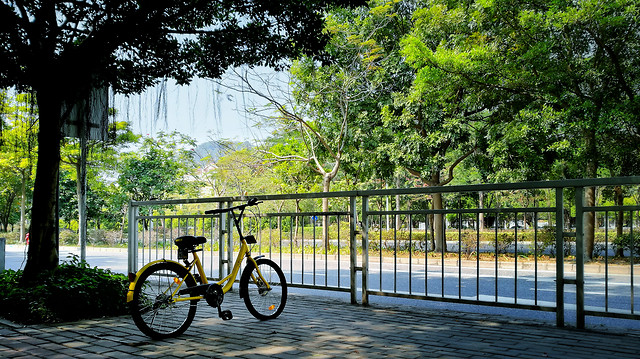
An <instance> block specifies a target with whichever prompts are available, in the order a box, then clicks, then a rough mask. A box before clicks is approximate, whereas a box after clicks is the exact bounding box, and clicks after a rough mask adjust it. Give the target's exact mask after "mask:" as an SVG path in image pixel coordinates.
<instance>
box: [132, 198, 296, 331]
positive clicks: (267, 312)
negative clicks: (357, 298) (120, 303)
mask: <svg viewBox="0 0 640 359" xmlns="http://www.w3.org/2000/svg"><path fill="white" fill-rule="evenodd" d="M259 203H261V202H258V201H257V199H255V198H254V199H251V200H249V201H248V202H247V203H246V204H241V205H239V206H235V207H230V208H222V209H214V210H210V211H206V212H205V213H206V214H219V213H224V212H229V213H230V214H231V216H232V218H233V222H234V225H235V227H236V230H237V231H238V234H239V237H240V252H239V253H238V257H237V258H236V261H235V264H234V266H233V270H232V271H231V273H230V274H229V275H228V276H226V277H225V278H223V279H222V280H220V281H218V282H217V283H209V281H208V279H207V276H206V275H205V273H204V269H203V268H202V263H201V262H200V258H199V257H198V254H197V252H200V251H202V250H203V249H202V248H201V247H200V248H198V246H199V245H201V244H204V243H206V241H207V239H206V238H205V237H195V236H182V237H178V238H176V240H175V244H176V246H177V247H178V259H179V260H182V261H183V262H184V265H182V264H180V263H179V262H176V261H172V260H165V259H161V260H157V261H154V262H151V263H149V264H147V265H145V266H144V267H143V268H142V269H140V270H139V271H138V273H137V274H136V275H135V278H132V279H133V280H132V281H131V283H130V284H129V292H128V293H127V302H129V306H130V310H131V316H132V317H133V321H134V323H135V324H136V326H137V327H138V329H140V331H141V332H143V333H144V334H146V335H148V336H150V337H152V338H154V339H162V338H168V337H174V336H178V335H180V334H182V333H184V331H185V330H187V328H188V327H189V325H191V322H192V321H193V318H194V316H195V314H196V308H197V304H198V302H199V301H200V300H201V299H205V300H206V302H207V304H209V305H210V306H212V307H214V308H218V316H219V317H220V318H222V319H223V320H230V319H232V318H233V315H232V314H231V311H229V310H222V309H221V304H222V301H223V298H224V294H225V293H227V292H228V291H229V290H231V288H232V287H233V284H234V283H235V281H236V278H237V275H238V273H239V272H240V267H241V265H242V262H243V261H244V259H245V258H246V265H245V268H244V270H243V271H242V275H241V276H240V297H241V298H243V299H244V303H245V305H246V307H247V309H248V310H249V312H250V313H251V314H252V315H253V316H254V317H256V318H257V319H260V320H267V319H274V318H276V317H278V316H279V315H280V313H282V311H283V310H284V307H285V304H286V303H287V282H286V280H285V277H284V274H283V272H282V270H281V269H280V267H279V266H278V265H277V264H276V263H275V262H273V261H271V260H269V259H267V258H264V256H257V257H255V258H254V257H252V256H251V252H250V250H249V245H250V244H255V243H256V239H255V237H254V236H252V235H248V236H243V235H242V230H241V228H240V224H241V220H242V216H243V214H244V210H245V208H246V207H249V206H255V205H258V204H259ZM236 211H237V212H238V213H236ZM189 253H191V254H192V256H193V259H191V260H189ZM194 269H195V271H197V273H192V271H193V270H194Z"/></svg>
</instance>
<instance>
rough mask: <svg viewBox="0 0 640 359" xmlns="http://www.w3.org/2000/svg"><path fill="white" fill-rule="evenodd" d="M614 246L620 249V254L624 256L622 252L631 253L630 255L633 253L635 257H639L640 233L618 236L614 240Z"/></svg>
mask: <svg viewBox="0 0 640 359" xmlns="http://www.w3.org/2000/svg"><path fill="white" fill-rule="evenodd" d="M613 244H614V245H615V246H616V248H617V249H619V250H620V251H619V254H623V253H624V252H622V251H629V254H631V252H632V251H633V256H634V257H635V256H637V255H638V253H640V234H638V233H633V234H631V233H624V234H623V235H621V236H617V237H616V238H615V239H614V240H613Z"/></svg>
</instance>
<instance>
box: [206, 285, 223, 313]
mask: <svg viewBox="0 0 640 359" xmlns="http://www.w3.org/2000/svg"><path fill="white" fill-rule="evenodd" d="M204 298H205V299H206V301H207V304H209V305H210V306H212V307H214V308H216V307H219V306H220V304H222V300H223V299H224V293H223V292H222V286H221V285H220V284H217V283H214V284H211V285H209V288H207V292H206V293H205V295H204Z"/></svg>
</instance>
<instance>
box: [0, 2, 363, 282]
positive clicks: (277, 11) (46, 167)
mask: <svg viewBox="0 0 640 359" xmlns="http://www.w3.org/2000/svg"><path fill="white" fill-rule="evenodd" d="M337 3H339V4H345V5H348V4H350V3H351V4H353V3H355V1H354V2H349V1H347V2H344V1H333V0H318V1H313V0H310V1H302V2H300V1H284V2H273V1H268V0H258V1H175V0H148V1H135V0H116V1H106V0H84V1H82V0H81V1H35V0H3V1H2V3H0V43H2V47H1V49H0V88H7V87H16V88H18V89H21V90H28V91H32V92H33V93H35V96H36V102H37V106H38V112H39V120H40V132H39V136H38V144H39V153H38V156H39V157H38V158H39V161H38V167H37V170H36V179H35V186H34V209H33V214H32V227H31V230H30V231H31V245H30V247H29V255H28V260H27V265H26V267H25V275H24V277H23V279H24V280H25V281H28V280H30V278H34V276H35V274H36V273H37V272H39V271H41V270H46V269H51V268H53V267H55V266H57V265H58V253H57V244H56V240H55V238H56V235H55V233H56V230H57V224H56V223H55V215H54V214H55V213H54V208H55V201H56V186H57V179H58V175H59V167H58V164H59V162H60V141H61V128H62V126H63V123H64V122H65V121H68V120H76V121H77V120H78V119H69V118H68V117H69V115H70V114H71V113H72V110H73V109H74V107H75V106H80V105H84V106H87V100H86V99H87V98H88V96H89V94H90V93H91V92H92V91H93V90H94V89H99V88H104V87H111V88H113V90H114V91H116V92H120V93H125V94H126V93H136V92H140V91H142V90H144V89H145V88H147V87H149V86H151V85H153V84H154V83H155V82H156V81H157V79H158V78H173V79H175V80H176V81H177V82H178V83H180V84H186V83H188V82H189V80H190V79H191V78H192V77H193V76H203V77H219V76H220V75H221V74H222V73H223V72H224V71H225V70H226V69H227V68H228V67H230V66H234V65H240V64H253V65H256V64H260V65H268V66H276V67H277V66H282V65H283V63H282V60H283V59H288V58H290V57H292V56H297V55H299V54H303V53H318V51H319V50H321V49H322V47H323V44H324V42H325V38H324V37H323V36H322V35H321V34H320V31H321V29H322V23H323V20H322V13H321V10H323V9H325V8H326V7H327V6H331V5H335V4H337ZM82 120H84V119H82Z"/></svg>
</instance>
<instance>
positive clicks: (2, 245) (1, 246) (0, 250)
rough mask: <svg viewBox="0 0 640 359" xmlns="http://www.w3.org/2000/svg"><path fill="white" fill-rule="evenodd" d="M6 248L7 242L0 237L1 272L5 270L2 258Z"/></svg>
mask: <svg viewBox="0 0 640 359" xmlns="http://www.w3.org/2000/svg"><path fill="white" fill-rule="evenodd" d="M6 248H7V240H6V239H5V238H2V237H0V271H3V270H4V269H5V268H4V266H5V263H4V256H5V253H6V252H5V251H6Z"/></svg>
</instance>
